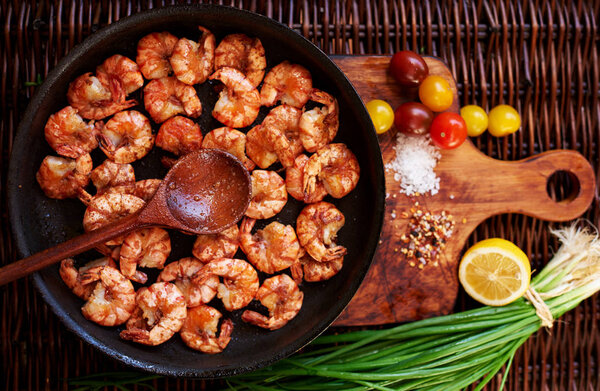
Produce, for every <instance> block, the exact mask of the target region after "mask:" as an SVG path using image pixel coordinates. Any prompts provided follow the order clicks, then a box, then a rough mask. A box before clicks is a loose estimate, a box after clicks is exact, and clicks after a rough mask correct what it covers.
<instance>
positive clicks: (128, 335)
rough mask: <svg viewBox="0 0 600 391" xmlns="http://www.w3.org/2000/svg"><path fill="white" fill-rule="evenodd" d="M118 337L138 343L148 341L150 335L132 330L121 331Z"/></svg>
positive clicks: (145, 331)
mask: <svg viewBox="0 0 600 391" xmlns="http://www.w3.org/2000/svg"><path fill="white" fill-rule="evenodd" d="M119 336H120V337H121V338H123V339H124V340H127V341H135V342H140V341H145V340H148V339H149V337H150V333H149V332H148V331H147V330H142V329H138V328H133V329H125V330H123V331H121V333H120V334H119Z"/></svg>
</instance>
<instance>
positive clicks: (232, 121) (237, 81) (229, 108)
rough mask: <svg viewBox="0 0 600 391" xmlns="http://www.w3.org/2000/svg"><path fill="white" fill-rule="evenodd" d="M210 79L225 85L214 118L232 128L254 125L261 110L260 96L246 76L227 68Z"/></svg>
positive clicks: (214, 110)
mask: <svg viewBox="0 0 600 391" xmlns="http://www.w3.org/2000/svg"><path fill="white" fill-rule="evenodd" d="M209 79H211V80H214V79H217V80H220V81H221V82H222V83H223V84H225V88H224V89H223V90H222V91H221V92H220V94H219V100H217V103H215V107H214V109H213V111H212V115H213V117H215V118H216V119H217V121H219V122H221V123H223V124H225V125H226V126H230V127H232V128H243V127H246V126H249V125H250V124H252V122H254V120H255V119H256V117H257V116H258V111H259V109H260V94H259V93H258V90H257V89H256V87H254V86H253V85H252V83H250V81H249V80H248V79H247V78H246V76H244V74H243V73H242V72H240V71H238V70H237V69H234V68H228V67H225V68H221V69H218V70H217V71H216V72H215V73H213V74H212V75H211V76H210V77H209Z"/></svg>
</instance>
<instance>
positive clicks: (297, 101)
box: [260, 61, 312, 109]
mask: <svg viewBox="0 0 600 391" xmlns="http://www.w3.org/2000/svg"><path fill="white" fill-rule="evenodd" d="M311 91H312V76H311V75H310V72H309V71H308V69H306V68H304V67H303V66H302V65H298V64H291V63H290V62H289V61H284V62H282V63H281V64H279V65H276V66H274V67H273V69H271V70H270V71H269V73H267V76H265V81H264V83H263V86H262V89H261V90H260V101H261V105H263V106H273V105H274V104H275V103H277V102H278V101H280V102H281V103H285V104H288V105H290V106H294V107H296V108H299V109H300V108H302V107H303V106H304V105H305V104H306V102H308V99H309V97H310V92H311Z"/></svg>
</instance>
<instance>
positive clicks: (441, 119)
mask: <svg viewBox="0 0 600 391" xmlns="http://www.w3.org/2000/svg"><path fill="white" fill-rule="evenodd" d="M429 134H430V135H431V139H432V140H433V142H434V143H435V144H436V145H437V146H438V147H440V148H443V149H453V148H457V147H458V146H460V145H461V144H462V143H463V142H464V141H465V140H466V138H467V124H465V120H463V119H462V117H461V116H460V115H458V114H456V113H449V112H445V113H441V114H438V115H437V116H436V117H435V118H434V119H433V122H431V128H430V129H429Z"/></svg>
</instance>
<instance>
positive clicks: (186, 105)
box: [144, 77, 202, 124]
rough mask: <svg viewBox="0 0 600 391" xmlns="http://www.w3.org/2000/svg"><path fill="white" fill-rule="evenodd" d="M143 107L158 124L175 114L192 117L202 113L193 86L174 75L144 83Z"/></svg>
mask: <svg viewBox="0 0 600 391" xmlns="http://www.w3.org/2000/svg"><path fill="white" fill-rule="evenodd" d="M144 107H145V108H146V111H147V112H148V114H150V116H151V117H152V119H153V120H154V122H156V123H159V124H160V123H162V122H165V121H166V120H168V119H169V118H171V117H174V116H176V115H177V114H185V115H187V116H188V117H192V118H196V117H199V116H200V114H202V104H201V103H200V99H199V98H198V95H197V94H196V90H195V89H194V87H192V86H188V85H187V84H185V83H182V82H180V81H179V80H177V79H176V78H174V77H163V78H161V79H155V80H151V81H150V82H149V83H148V84H146V87H144Z"/></svg>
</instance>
